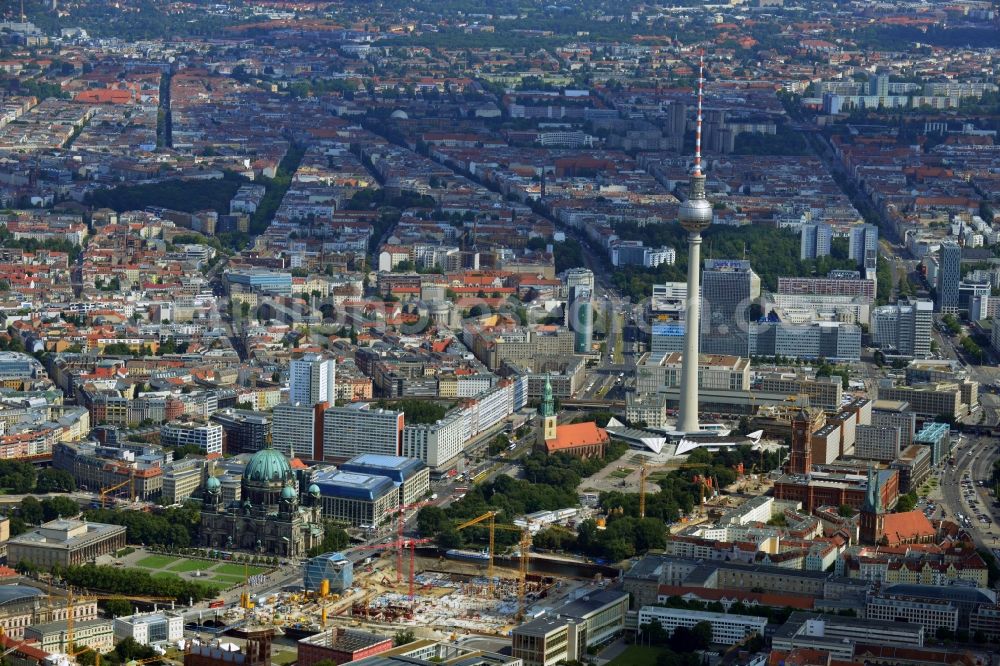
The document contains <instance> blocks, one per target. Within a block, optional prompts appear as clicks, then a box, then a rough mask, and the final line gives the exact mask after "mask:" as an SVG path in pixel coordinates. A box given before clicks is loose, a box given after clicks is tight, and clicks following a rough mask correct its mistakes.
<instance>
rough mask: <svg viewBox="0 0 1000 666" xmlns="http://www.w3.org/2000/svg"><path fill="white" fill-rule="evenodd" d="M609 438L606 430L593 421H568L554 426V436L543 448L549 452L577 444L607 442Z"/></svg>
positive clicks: (574, 446)
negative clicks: (556, 426)
mask: <svg viewBox="0 0 1000 666" xmlns="http://www.w3.org/2000/svg"><path fill="white" fill-rule="evenodd" d="M610 439H611V438H610V437H608V431H607V430H605V429H604V428H598V427H597V424H596V423H594V422H593V421H585V422H584V423H568V424H566V425H561V426H559V427H558V428H556V438H555V439H551V440H547V441H546V442H545V448H546V450H547V451H548V452H549V453H554V452H556V451H563V450H566V449H573V448H576V447H578V446H588V445H592V444H607V442H608V441H609V440H610Z"/></svg>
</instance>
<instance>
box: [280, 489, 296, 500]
mask: <svg viewBox="0 0 1000 666" xmlns="http://www.w3.org/2000/svg"><path fill="white" fill-rule="evenodd" d="M281 499H283V500H289V501H290V500H293V499H295V488H292V487H291V486H285V487H284V488H282V489H281Z"/></svg>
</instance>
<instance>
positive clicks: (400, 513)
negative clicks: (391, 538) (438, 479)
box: [392, 502, 433, 585]
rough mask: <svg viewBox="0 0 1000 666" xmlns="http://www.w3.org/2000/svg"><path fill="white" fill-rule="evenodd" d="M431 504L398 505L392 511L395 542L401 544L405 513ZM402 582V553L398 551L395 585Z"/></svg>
mask: <svg viewBox="0 0 1000 666" xmlns="http://www.w3.org/2000/svg"><path fill="white" fill-rule="evenodd" d="M431 504H433V502H414V503H413V504H400V505H398V506H396V507H395V508H393V509H392V511H393V513H395V514H396V541H397V542H400V543H402V541H403V528H404V527H405V526H406V512H407V511H409V510H411V509H419V508H422V507H425V506H430V505H431ZM402 582H403V551H402V549H400V550H399V551H398V552H397V553H396V584H397V585H398V584H399V583H402Z"/></svg>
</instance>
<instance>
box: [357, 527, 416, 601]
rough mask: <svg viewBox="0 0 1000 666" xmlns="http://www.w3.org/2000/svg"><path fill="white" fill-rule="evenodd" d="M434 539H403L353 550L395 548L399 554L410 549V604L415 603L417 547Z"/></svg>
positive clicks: (358, 547)
mask: <svg viewBox="0 0 1000 666" xmlns="http://www.w3.org/2000/svg"><path fill="white" fill-rule="evenodd" d="M431 541H433V539H401V540H396V541H390V542H388V543H374V544H370V545H367V546H356V547H354V548H351V550H352V551H355V550H384V549H387V548H395V549H396V550H397V552H399V553H402V552H403V550H405V549H407V548H409V549H410V603H413V599H414V596H415V592H416V588H415V585H414V578H415V575H416V573H415V568H416V564H415V560H416V550H417V546H421V545H423V544H425V543H430V542H431Z"/></svg>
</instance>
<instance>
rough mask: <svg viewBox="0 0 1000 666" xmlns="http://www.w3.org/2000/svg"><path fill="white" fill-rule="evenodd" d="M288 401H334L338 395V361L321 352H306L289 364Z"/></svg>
mask: <svg viewBox="0 0 1000 666" xmlns="http://www.w3.org/2000/svg"><path fill="white" fill-rule="evenodd" d="M288 374H289V377H290V379H289V394H288V401H289V402H291V403H293V404H294V403H296V402H297V403H301V404H303V405H315V404H316V403H318V402H330V403H332V402H333V400H334V397H335V396H336V395H337V363H336V361H334V360H333V359H332V358H325V357H323V356H322V355H320V354H305V355H303V356H302V358H298V359H293V360H292V362H291V363H290V364H289V366H288Z"/></svg>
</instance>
